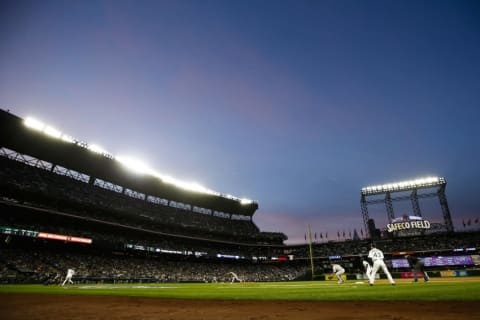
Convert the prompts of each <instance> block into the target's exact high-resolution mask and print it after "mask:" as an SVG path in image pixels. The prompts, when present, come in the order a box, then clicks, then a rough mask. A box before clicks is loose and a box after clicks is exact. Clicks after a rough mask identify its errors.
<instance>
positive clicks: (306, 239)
mask: <svg viewBox="0 0 480 320" xmlns="http://www.w3.org/2000/svg"><path fill="white" fill-rule="evenodd" d="M305 241H307V234H306V233H305Z"/></svg>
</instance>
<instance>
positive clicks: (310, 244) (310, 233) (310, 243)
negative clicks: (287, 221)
mask: <svg viewBox="0 0 480 320" xmlns="http://www.w3.org/2000/svg"><path fill="white" fill-rule="evenodd" d="M308 246H309V248H310V267H311V268H312V280H313V270H314V268H313V250H312V232H311V231H310V225H308Z"/></svg>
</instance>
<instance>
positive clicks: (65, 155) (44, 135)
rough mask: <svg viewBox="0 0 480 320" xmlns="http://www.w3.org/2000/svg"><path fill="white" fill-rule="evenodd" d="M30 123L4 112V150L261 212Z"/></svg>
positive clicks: (181, 198) (122, 182) (188, 198)
mask: <svg viewBox="0 0 480 320" xmlns="http://www.w3.org/2000/svg"><path fill="white" fill-rule="evenodd" d="M26 120H27V119H25V120H24V119H22V118H20V117H18V116H16V115H14V114H12V113H10V112H8V111H5V110H3V109H0V147H2V148H8V149H11V150H13V151H15V152H17V153H20V154H24V155H28V156H31V157H35V158H37V159H39V160H42V161H47V162H50V163H52V164H54V165H60V166H63V167H65V168H68V169H70V170H75V171H77V172H80V173H83V174H86V175H88V176H90V177H91V178H92V177H93V178H94V179H95V178H97V179H102V180H104V181H108V182H111V183H115V184H117V185H119V186H122V187H124V188H129V189H132V190H135V191H138V192H142V193H145V194H146V195H151V196H156V197H160V198H165V199H168V200H171V201H176V202H182V203H185V204H190V205H194V206H198V207H202V208H208V209H212V210H216V211H221V212H228V213H231V214H236V215H243V216H249V217H252V216H253V214H254V213H255V211H256V210H257V209H258V203H257V202H255V201H251V200H247V199H241V198H237V197H234V196H231V195H223V194H220V193H216V194H215V193H213V192H212V193H208V192H201V191H194V190H193V191H192V190H187V189H185V188H183V187H181V186H179V185H175V184H172V183H171V182H170V181H166V180H163V179H161V178H159V177H157V176H154V175H152V174H149V173H139V172H132V171H130V170H127V169H126V167H125V165H124V164H123V163H122V162H121V161H117V159H115V158H114V156H113V155H111V154H109V153H107V152H104V151H103V150H102V149H101V148H99V147H97V146H94V145H88V144H87V143H85V142H82V141H78V140H75V139H74V138H72V137H70V136H67V135H62V134H61V133H60V132H58V131H57V130H55V129H54V128H52V127H45V128H42V130H39V128H38V127H37V128H35V126H42V125H43V124H40V123H36V122H35V121H31V122H30V123H29V126H27V125H26ZM32 128H33V129H32ZM34 129H36V130H34Z"/></svg>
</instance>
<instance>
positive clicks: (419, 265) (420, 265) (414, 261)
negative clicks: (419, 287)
mask: <svg viewBox="0 0 480 320" xmlns="http://www.w3.org/2000/svg"><path fill="white" fill-rule="evenodd" d="M405 258H407V260H408V263H409V264H410V266H411V267H412V271H413V282H418V273H419V272H421V273H422V275H423V280H425V282H428V281H429V280H430V277H429V276H428V273H427V271H425V262H424V261H423V260H420V259H419V258H417V257H414V256H411V255H408V254H407V255H406V256H405Z"/></svg>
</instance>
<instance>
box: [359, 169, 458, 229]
mask: <svg viewBox="0 0 480 320" xmlns="http://www.w3.org/2000/svg"><path fill="white" fill-rule="evenodd" d="M446 186H447V181H446V180H445V178H441V177H426V178H419V179H415V180H408V181H402V182H396V183H388V184H383V185H375V186H369V187H364V188H362V191H361V198H360V204H361V207H362V217H363V223H364V226H365V230H366V233H367V237H371V236H372V235H371V234H370V230H369V228H368V220H369V219H370V218H369V215H368V205H369V204H379V203H385V206H386V209H387V216H388V220H389V222H392V220H393V219H395V212H394V210H393V201H402V200H403V201H405V200H410V201H411V203H412V209H413V213H414V214H415V215H416V216H418V217H421V216H422V212H421V210H420V206H419V202H418V199H419V198H431V197H438V199H439V200H440V206H441V208H442V213H443V219H444V226H445V228H446V230H447V231H448V232H453V223H452V218H451V216H450V210H449V208H448V203H447V197H446V196H445V188H446ZM420 189H436V190H435V191H432V192H429V193H422V194H418V190H420ZM397 192H411V193H410V195H400V196H397V197H393V196H392V194H394V193H397ZM379 195H384V196H385V197H384V198H383V199H382V198H380V199H379V198H377V199H374V200H368V199H367V198H368V197H370V196H379Z"/></svg>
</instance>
